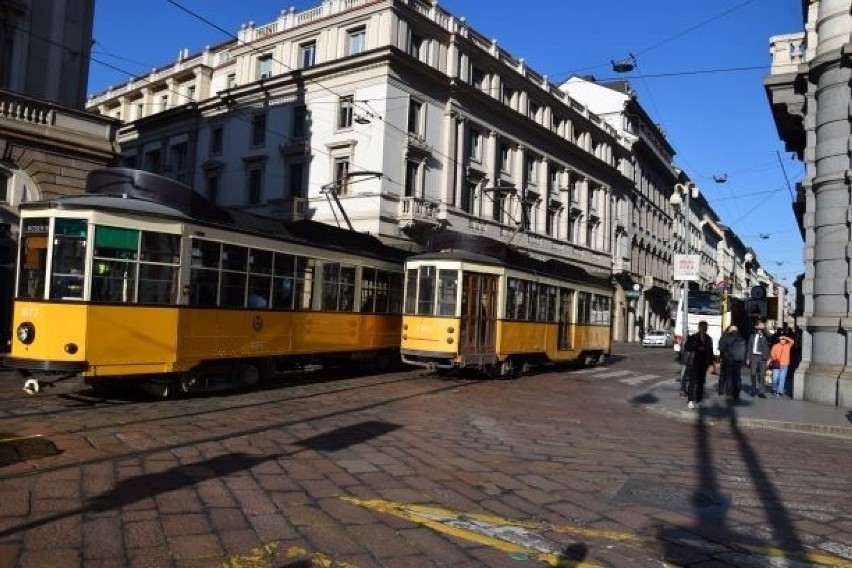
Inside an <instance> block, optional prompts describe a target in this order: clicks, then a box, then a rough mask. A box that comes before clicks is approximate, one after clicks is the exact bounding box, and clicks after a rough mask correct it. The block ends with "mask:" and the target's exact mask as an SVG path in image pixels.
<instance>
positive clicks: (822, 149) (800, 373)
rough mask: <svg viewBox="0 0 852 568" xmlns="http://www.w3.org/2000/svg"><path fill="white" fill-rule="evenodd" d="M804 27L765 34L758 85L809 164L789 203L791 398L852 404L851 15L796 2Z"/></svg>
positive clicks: (808, 0)
mask: <svg viewBox="0 0 852 568" xmlns="http://www.w3.org/2000/svg"><path fill="white" fill-rule="evenodd" d="M802 12H803V22H804V28H805V29H804V31H803V32H801V33H793V34H786V35H779V36H775V37H773V38H771V40H770V52H771V54H772V67H771V73H770V75H769V76H768V77H766V79H765V81H764V85H765V87H766V92H767V95H768V97H769V102H770V106H771V108H772V113H773V116H774V118H775V123H776V126H777V127H778V133H779V135H780V136H781V138H782V140H784V142H785V143H786V146H787V148H788V149H789V150H791V151H793V152H795V153H796V155H797V156H798V157H799V159H800V160H802V161H803V162H804V164H805V179H804V181H802V182H801V184H800V185H799V187H798V188H797V189H798V199H797V202H796V203H795V205H794V209H795V212H796V213H797V217H798V219H799V226H800V228H801V230H802V233H803V235H804V239H805V251H804V260H805V274H804V278H803V279H802V280H801V294H802V299H803V300H804V306H803V308H802V313H801V316H800V317H799V320H798V325H799V326H800V327H801V328H802V332H803V334H802V335H803V337H802V339H803V341H802V357H801V363H800V364H799V366H798V368H797V369H796V373H795V377H794V381H793V387H794V393H793V394H794V396H795V397H796V398H804V399H806V400H815V401H820V402H825V403H828V404H835V405H839V406H843V407H846V408H852V260H850V259H852V255H850V242H852V214H850V212H852V176H850V174H849V172H850V171H852V154H850V151H849V149H850V141H852V118H850V117H852V115H850V113H849V108H850V106H849V105H850V100H852V11H850V7H849V0H802Z"/></svg>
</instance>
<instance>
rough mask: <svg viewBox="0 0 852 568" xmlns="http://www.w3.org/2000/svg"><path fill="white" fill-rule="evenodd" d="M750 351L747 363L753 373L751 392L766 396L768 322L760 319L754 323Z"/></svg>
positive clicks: (768, 348) (749, 342)
mask: <svg viewBox="0 0 852 568" xmlns="http://www.w3.org/2000/svg"><path fill="white" fill-rule="evenodd" d="M747 347H748V353H747V354H746V365H747V366H748V368H749V371H750V373H751V392H750V393H749V394H751V396H752V397H755V396H758V397H760V398H766V395H765V394H763V390H764V385H763V378H764V376H765V375H766V363H767V362H768V361H769V350H770V345H769V338H768V337H767V336H766V324H765V323H764V322H762V321H760V320H758V321H757V322H756V323H755V324H754V331H753V332H752V333H751V335H749V336H748V346H747Z"/></svg>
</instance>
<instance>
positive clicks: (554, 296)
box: [547, 286, 559, 322]
mask: <svg viewBox="0 0 852 568" xmlns="http://www.w3.org/2000/svg"><path fill="white" fill-rule="evenodd" d="M558 304H559V288H557V287H556V286H548V287H547V321H550V322H555V321H559V316H558V310H559V306H558Z"/></svg>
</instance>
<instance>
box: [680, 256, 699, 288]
mask: <svg viewBox="0 0 852 568" xmlns="http://www.w3.org/2000/svg"><path fill="white" fill-rule="evenodd" d="M700 262H701V256H700V255H697V254H676V255H674V279H675V280H690V281H693V282H697V281H698V270H699V265H700Z"/></svg>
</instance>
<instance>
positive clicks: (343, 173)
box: [334, 157, 349, 195]
mask: <svg viewBox="0 0 852 568" xmlns="http://www.w3.org/2000/svg"><path fill="white" fill-rule="evenodd" d="M334 181H335V185H336V187H337V193H338V195H347V194H348V193H349V158H348V157H341V158H335V159H334Z"/></svg>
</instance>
